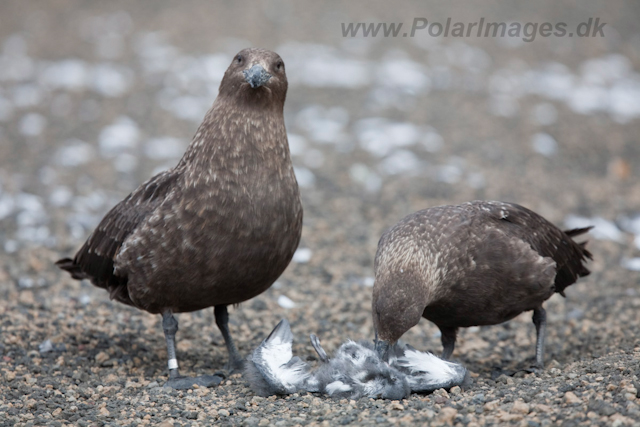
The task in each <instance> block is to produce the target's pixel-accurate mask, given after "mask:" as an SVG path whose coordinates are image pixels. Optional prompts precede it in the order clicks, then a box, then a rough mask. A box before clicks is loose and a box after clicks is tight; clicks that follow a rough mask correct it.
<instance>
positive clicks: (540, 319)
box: [533, 307, 547, 369]
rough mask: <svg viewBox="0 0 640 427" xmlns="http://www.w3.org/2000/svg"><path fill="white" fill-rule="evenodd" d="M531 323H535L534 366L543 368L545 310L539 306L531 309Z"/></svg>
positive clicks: (545, 325) (545, 327)
mask: <svg viewBox="0 0 640 427" xmlns="http://www.w3.org/2000/svg"><path fill="white" fill-rule="evenodd" d="M533 324H534V325H536V335H537V337H536V367H537V368H540V369H542V368H544V337H545V334H546V329H547V312H546V311H545V309H544V308H542V307H539V308H536V309H534V310H533Z"/></svg>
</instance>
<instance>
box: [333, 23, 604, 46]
mask: <svg viewBox="0 0 640 427" xmlns="http://www.w3.org/2000/svg"><path fill="white" fill-rule="evenodd" d="M605 25H606V23H605V22H600V18H589V19H588V20H587V21H585V22H581V23H579V24H578V25H576V26H575V27H573V28H572V27H570V26H569V25H568V24H567V23H566V22H557V23H555V24H553V23H551V22H542V23H539V22H526V23H521V22H487V21H486V20H485V18H480V20H479V21H478V22H460V21H454V20H452V19H451V18H447V20H446V21H445V22H444V23H441V22H429V20H428V19H427V18H413V23H412V25H411V28H410V29H409V30H408V31H402V29H403V28H405V29H406V28H407V26H405V25H404V23H402V22H378V23H375V22H371V23H364V22H349V23H346V22H343V23H342V37H359V36H361V37H380V36H382V37H415V36H416V34H418V33H419V32H425V31H426V32H427V33H428V34H429V35H430V36H431V37H454V38H455V37H516V38H521V39H522V40H523V41H525V42H532V41H534V40H535V39H536V36H538V35H540V36H541V37H604V31H603V30H604V26H605Z"/></svg>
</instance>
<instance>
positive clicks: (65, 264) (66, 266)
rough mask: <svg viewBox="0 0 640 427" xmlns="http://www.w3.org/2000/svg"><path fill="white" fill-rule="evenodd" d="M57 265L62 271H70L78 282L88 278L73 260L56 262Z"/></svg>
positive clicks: (64, 259) (65, 259)
mask: <svg viewBox="0 0 640 427" xmlns="http://www.w3.org/2000/svg"><path fill="white" fill-rule="evenodd" d="M56 265H57V266H58V267H59V268H61V269H62V270H65V271H68V272H69V273H70V274H71V277H73V278H74V279H76V280H82V279H85V278H86V274H85V273H84V272H83V271H82V270H80V266H79V265H78V264H76V263H75V262H74V260H72V259H71V258H62V259H60V260H58V261H56Z"/></svg>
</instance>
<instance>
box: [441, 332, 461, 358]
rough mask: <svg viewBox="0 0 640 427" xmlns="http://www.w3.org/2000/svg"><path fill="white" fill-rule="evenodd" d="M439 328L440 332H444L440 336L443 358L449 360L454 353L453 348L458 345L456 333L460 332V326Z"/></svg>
mask: <svg viewBox="0 0 640 427" xmlns="http://www.w3.org/2000/svg"><path fill="white" fill-rule="evenodd" d="M439 328H440V333H441V334H442V336H441V337H440V340H441V341H442V358H443V359H444V360H449V358H450V357H451V355H452V354H453V349H454V348H455V346H456V333H457V332H458V328H445V327H439Z"/></svg>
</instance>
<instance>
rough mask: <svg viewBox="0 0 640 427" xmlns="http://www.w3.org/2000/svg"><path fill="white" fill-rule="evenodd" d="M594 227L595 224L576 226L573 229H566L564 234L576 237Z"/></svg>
mask: <svg viewBox="0 0 640 427" xmlns="http://www.w3.org/2000/svg"><path fill="white" fill-rule="evenodd" d="M592 228H593V225H590V226H589V227H583V228H574V229H572V230H565V231H564V234H566V235H567V236H569V237H575V236H579V235H581V234H584V233H587V232H589V230H591V229H592Z"/></svg>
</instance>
